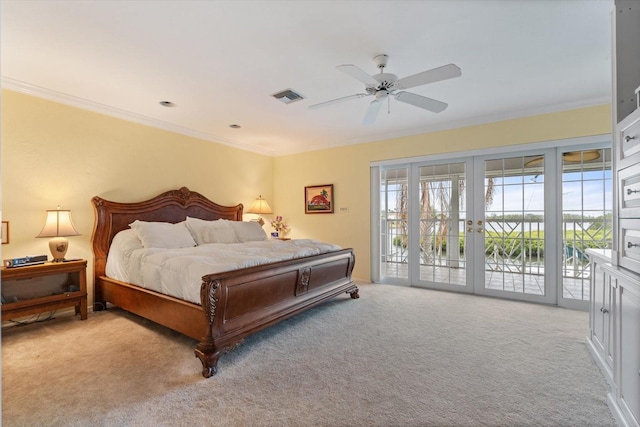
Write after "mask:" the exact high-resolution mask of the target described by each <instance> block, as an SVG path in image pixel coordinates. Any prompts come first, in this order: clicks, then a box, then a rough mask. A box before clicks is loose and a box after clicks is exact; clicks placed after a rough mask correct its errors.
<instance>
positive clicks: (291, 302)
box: [195, 249, 358, 378]
mask: <svg viewBox="0 0 640 427" xmlns="http://www.w3.org/2000/svg"><path fill="white" fill-rule="evenodd" d="M354 263H355V256H354V254H353V251H352V250H351V249H346V250H342V251H338V252H331V253H328V254H323V255H317V256H312V257H307V258H302V259H298V260H291V261H284V262H279V263H276V264H269V265H263V266H258V267H254V268H249V269H243V270H236V271H231V272H227V273H222V274H211V275H207V276H204V277H203V282H202V286H201V289H200V297H201V301H202V307H203V311H204V316H205V319H206V321H207V325H208V326H207V334H206V336H205V337H203V338H202V340H201V341H200V343H199V344H198V345H197V347H196V350H195V353H196V357H198V358H199V359H200V361H201V362H202V375H204V376H205V377H207V378H208V377H210V376H212V375H214V374H215V373H216V372H217V363H218V359H219V358H220V356H221V355H222V354H224V353H226V352H228V351H230V350H232V349H233V348H235V347H236V346H237V345H238V344H240V343H241V342H242V340H243V339H244V338H245V337H246V336H248V335H250V334H252V333H254V332H257V331H259V330H261V329H263V328H265V327H267V326H269V325H272V324H274V323H277V322H279V321H281V320H283V319H286V318H288V317H290V316H293V315H295V314H297V313H300V312H302V311H304V310H306V309H308V308H310V307H312V306H314V305H317V304H319V303H321V302H323V301H326V300H327V299H329V298H333V297H335V296H337V295H339V294H341V293H344V292H347V293H349V294H351V298H358V288H357V286H356V285H355V284H354V283H353V282H352V281H351V273H352V271H353V267H354Z"/></svg>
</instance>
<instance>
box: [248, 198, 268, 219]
mask: <svg viewBox="0 0 640 427" xmlns="http://www.w3.org/2000/svg"><path fill="white" fill-rule="evenodd" d="M247 213H252V214H258V215H260V214H270V213H273V211H272V210H271V207H270V206H269V203H267V201H266V200H265V199H263V198H262V196H260V197H258V198H257V199H255V200H254V201H253V203H251V207H250V208H249V210H248V211H247Z"/></svg>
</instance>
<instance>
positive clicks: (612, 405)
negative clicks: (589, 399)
mask: <svg viewBox="0 0 640 427" xmlns="http://www.w3.org/2000/svg"><path fill="white" fill-rule="evenodd" d="M607 406H608V407H609V411H611V414H613V418H615V419H616V423H617V424H618V425H619V426H620V427H633V426H630V425H629V424H627V420H625V418H624V416H623V415H622V411H621V410H620V406H618V403H617V402H616V397H615V396H614V395H613V393H608V394H607Z"/></svg>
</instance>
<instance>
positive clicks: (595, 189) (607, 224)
mask: <svg viewBox="0 0 640 427" xmlns="http://www.w3.org/2000/svg"><path fill="white" fill-rule="evenodd" d="M612 200H613V196H612V187H611V149H610V148H606V149H596V150H582V151H570V152H564V153H562V268H561V272H562V298H565V299H568V300H575V301H589V275H590V265H589V258H588V257H587V256H586V255H585V250H586V249H588V248H599V249H611V245H612V238H613V236H612V229H613V223H612V221H613V215H612V206H611V203H612Z"/></svg>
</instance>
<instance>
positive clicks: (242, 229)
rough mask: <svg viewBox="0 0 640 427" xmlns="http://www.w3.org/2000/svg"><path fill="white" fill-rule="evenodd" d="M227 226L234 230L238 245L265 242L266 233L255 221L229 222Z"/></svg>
mask: <svg viewBox="0 0 640 427" xmlns="http://www.w3.org/2000/svg"><path fill="white" fill-rule="evenodd" d="M229 224H231V227H233V229H234V230H235V232H236V237H237V238H238V242H240V243H244V242H257V241H260V240H267V233H265V232H264V230H263V229H262V226H261V225H260V224H258V223H257V222H256V221H244V222H243V221H230V222H229Z"/></svg>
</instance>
